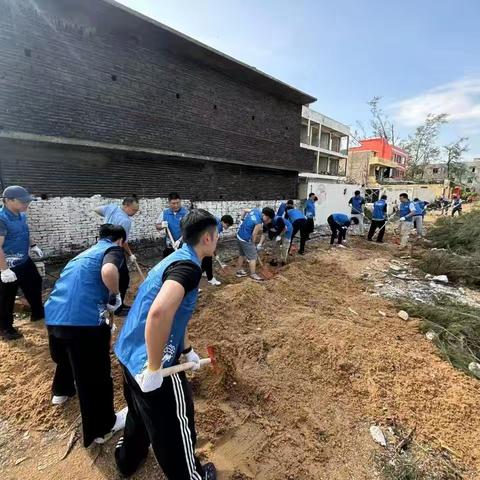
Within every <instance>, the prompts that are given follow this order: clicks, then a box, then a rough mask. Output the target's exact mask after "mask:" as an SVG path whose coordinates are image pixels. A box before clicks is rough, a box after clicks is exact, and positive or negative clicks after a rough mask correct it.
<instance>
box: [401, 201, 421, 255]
mask: <svg viewBox="0 0 480 480" xmlns="http://www.w3.org/2000/svg"><path fill="white" fill-rule="evenodd" d="M399 198H400V205H399V212H400V248H405V247H406V246H407V243H408V239H409V237H410V233H411V232H412V227H413V217H414V215H415V214H416V212H417V211H416V209H415V204H414V203H413V202H412V201H410V199H409V198H408V193H401V194H400V196H399Z"/></svg>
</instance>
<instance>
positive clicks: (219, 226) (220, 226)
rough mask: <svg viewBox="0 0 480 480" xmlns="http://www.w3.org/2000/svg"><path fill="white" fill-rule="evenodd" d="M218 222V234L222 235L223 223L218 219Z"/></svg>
mask: <svg viewBox="0 0 480 480" xmlns="http://www.w3.org/2000/svg"><path fill="white" fill-rule="evenodd" d="M216 220H217V232H218V234H219V235H220V234H221V233H222V232H223V225H222V221H221V220H220V219H219V218H217V219H216Z"/></svg>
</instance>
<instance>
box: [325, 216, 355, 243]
mask: <svg viewBox="0 0 480 480" xmlns="http://www.w3.org/2000/svg"><path fill="white" fill-rule="evenodd" d="M327 223H328V225H329V226H330V230H331V231H332V235H331V237H330V245H333V243H334V241H335V239H336V238H337V239H338V240H337V243H338V245H342V241H343V240H345V239H346V238H347V230H348V227H349V226H350V225H358V218H357V217H349V216H348V215H345V214H344V213H332V214H331V215H329V216H328V218H327Z"/></svg>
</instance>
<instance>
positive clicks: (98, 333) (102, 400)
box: [48, 325, 116, 447]
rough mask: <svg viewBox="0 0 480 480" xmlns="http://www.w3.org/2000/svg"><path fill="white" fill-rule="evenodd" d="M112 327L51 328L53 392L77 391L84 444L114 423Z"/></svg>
mask: <svg viewBox="0 0 480 480" xmlns="http://www.w3.org/2000/svg"><path fill="white" fill-rule="evenodd" d="M110 334H111V332H110V327H109V326H108V325H102V326H100V327H48V343H49V346H50V355H51V357H52V360H53V361H54V362H55V363H56V364H57V368H56V370H55V375H54V377H53V384H52V393H53V395H65V396H69V397H71V396H73V395H75V392H77V393H78V400H79V403H80V412H81V415H82V428H83V445H84V446H85V447H88V446H89V445H90V444H91V443H92V442H93V440H94V439H95V438H97V437H103V436H104V435H106V434H107V433H108V432H110V430H111V429H112V427H113V425H114V424H115V420H116V417H115V410H114V408H113V381H112V377H111V372H110Z"/></svg>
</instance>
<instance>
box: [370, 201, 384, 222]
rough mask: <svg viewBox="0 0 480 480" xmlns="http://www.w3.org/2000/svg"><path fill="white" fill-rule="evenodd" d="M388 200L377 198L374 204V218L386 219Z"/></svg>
mask: <svg viewBox="0 0 480 480" xmlns="http://www.w3.org/2000/svg"><path fill="white" fill-rule="evenodd" d="M386 205H387V202H386V201H385V200H377V201H376V202H375V203H374V204H373V214H372V219H373V220H385V206H386Z"/></svg>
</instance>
